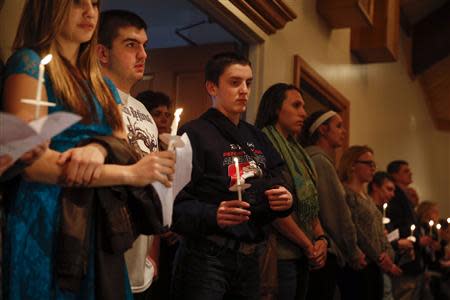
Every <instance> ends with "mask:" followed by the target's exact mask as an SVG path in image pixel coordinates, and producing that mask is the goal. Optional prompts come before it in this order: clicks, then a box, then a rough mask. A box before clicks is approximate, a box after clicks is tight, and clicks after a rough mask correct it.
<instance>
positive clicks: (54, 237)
mask: <svg viewBox="0 0 450 300" xmlns="http://www.w3.org/2000/svg"><path fill="white" fill-rule="evenodd" d="M99 2H100V1H93V0H76V1H74V0H60V1H51V0H40V1H37V0H27V1H26V3H25V6H24V9H23V14H22V17H21V20H20V22H19V28H18V31H17V34H16V39H15V42H14V49H15V52H14V53H13V55H12V56H11V57H10V58H9V59H8V61H7V63H6V66H5V70H4V74H3V76H2V77H3V87H2V98H1V99H2V102H1V107H2V111H4V112H7V113H9V114H12V115H15V116H16V117H18V118H20V119H22V120H24V121H25V122H29V121H31V120H33V118H35V108H34V107H33V106H30V105H27V104H25V103H22V102H21V101H20V100H21V99H24V98H30V99H31V98H33V97H34V95H35V91H36V88H37V87H38V83H39V81H38V77H39V69H40V60H41V57H43V56H44V55H46V54H48V53H50V54H52V55H53V60H52V61H51V63H49V65H48V66H47V67H46V71H45V81H44V84H43V86H42V98H43V99H44V100H45V101H48V102H51V103H53V104H54V106H50V107H48V108H41V110H40V115H39V117H44V116H46V115H48V114H52V113H55V112H58V111H69V112H73V113H76V114H78V115H80V116H81V117H82V120H81V121H80V122H79V123H77V124H75V125H73V126H71V127H70V128H68V129H67V130H65V131H63V132H62V133H60V134H58V135H56V136H55V137H54V138H52V139H51V141H49V142H48V143H44V144H42V145H39V146H38V147H36V148H35V149H32V150H30V151H29V152H27V153H26V154H24V155H23V156H22V157H21V158H20V159H19V160H18V161H17V162H13V161H11V159H9V158H8V157H0V164H1V166H0V174H1V180H2V181H3V182H7V183H6V184H7V189H6V191H5V193H4V195H3V197H2V207H3V209H4V214H2V217H1V221H2V223H3V224H2V243H1V244H2V250H3V251H2V259H1V261H2V276H1V278H2V290H1V292H2V295H3V297H4V299H208V300H209V299H280V300H284V299H314V300H316V299H344V300H346V299H350V300H352V299H358V300H360V299H405V300H406V299H437V300H440V299H449V292H448V291H449V289H450V288H449V284H450V283H449V261H450V249H449V247H448V241H449V238H450V230H449V228H448V221H447V220H442V219H440V216H439V210H438V208H437V205H436V204H435V203H433V202H430V201H422V202H420V201H418V196H417V192H415V190H414V189H413V188H412V187H411V186H410V185H411V183H412V172H411V170H410V167H409V164H408V163H407V162H406V161H403V160H394V161H392V162H391V163H389V165H388V166H387V168H386V171H381V170H379V169H377V165H376V163H375V151H374V150H373V149H371V148H370V147H368V146H364V145H353V146H350V147H348V148H347V147H345V146H346V145H345V137H346V134H347V132H346V129H345V126H344V122H343V120H342V118H341V116H340V115H339V112H335V111H332V110H319V111H316V112H313V113H311V114H308V112H307V111H306V110H305V102H304V99H303V97H302V92H301V90H300V89H299V88H298V87H296V86H294V85H290V84H286V83H276V84H274V85H272V86H270V87H269V88H268V89H267V90H266V91H265V92H264V94H263V95H262V97H261V100H260V101H259V107H258V112H257V117H256V121H255V125H252V124H250V123H248V122H246V121H244V120H243V119H242V114H243V113H244V112H245V111H246V108H247V105H248V99H249V95H250V92H251V83H252V80H253V77H254V74H253V71H252V66H251V63H250V61H249V60H248V59H247V58H246V57H245V56H242V55H240V54H237V53H231V52H226V53H219V54H217V55H215V56H213V57H211V58H210V60H209V61H208V63H207V65H206V67H205V87H206V91H207V93H208V94H209V96H210V97H211V100H212V107H211V108H210V109H208V110H207V111H206V112H205V113H203V114H202V115H201V116H200V117H199V118H197V119H195V120H191V121H189V122H187V123H186V124H185V125H184V126H182V127H181V128H180V129H179V132H178V133H179V134H180V135H181V134H183V133H186V134H187V136H188V137H189V140H190V143H191V146H192V151H193V152H192V176H191V181H190V182H189V183H188V184H187V185H186V186H185V187H184V188H183V189H182V191H181V192H180V193H179V194H178V195H177V196H176V199H175V202H174V209H173V224H172V226H171V227H167V226H163V225H162V224H163V222H162V219H161V203H160V199H159V197H158V195H157V193H156V191H155V189H154V188H153V187H152V185H151V183H155V182H160V183H161V184H163V185H164V186H166V187H170V186H171V185H172V181H173V176H176V174H174V172H175V164H176V159H175V153H174V152H173V151H170V150H168V149H167V145H166V144H165V143H164V142H162V141H161V140H160V139H159V135H160V134H161V133H169V130H170V123H171V116H172V114H171V111H172V109H173V105H172V104H171V102H170V99H169V98H168V97H167V96H166V95H164V94H163V93H160V92H155V91H144V92H142V93H140V94H139V95H137V96H136V97H133V96H132V95H131V89H132V87H133V85H134V84H135V83H136V82H138V81H139V80H141V79H142V77H143V75H144V71H145V66H146V61H147V51H146V47H147V43H148V36H147V25H146V23H145V22H144V20H142V19H141V18H140V17H139V16H138V15H136V14H135V13H132V12H129V11H125V10H109V11H104V12H102V13H100V8H99V5H100V3H99ZM340 148H345V149H344V151H343V154H342V156H341V157H340V158H339V161H337V155H336V153H337V150H338V149H340ZM236 191H238V192H236ZM437 224H439V227H438V226H437Z"/></svg>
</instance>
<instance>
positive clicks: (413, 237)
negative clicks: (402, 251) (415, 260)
mask: <svg viewBox="0 0 450 300" xmlns="http://www.w3.org/2000/svg"><path fill="white" fill-rule="evenodd" d="M410 229H411V235H410V236H408V237H407V238H406V239H407V240H409V241H411V242H413V243H415V242H416V237H415V236H414V229H416V225H414V224H412V225H411V227H410Z"/></svg>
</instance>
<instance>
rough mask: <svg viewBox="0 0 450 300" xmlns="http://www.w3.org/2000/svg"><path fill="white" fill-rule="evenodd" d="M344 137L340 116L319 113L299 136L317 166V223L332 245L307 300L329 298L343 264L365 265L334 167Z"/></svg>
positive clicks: (313, 275) (314, 274)
mask: <svg viewBox="0 0 450 300" xmlns="http://www.w3.org/2000/svg"><path fill="white" fill-rule="evenodd" d="M345 134H346V132H345V128H344V124H343V121H342V118H341V116H340V115H339V114H337V113H336V112H334V111H326V110H319V111H316V112H314V113H312V114H311V115H310V116H308V118H306V120H305V123H304V125H303V127H302V132H301V135H300V141H301V143H302V145H304V146H305V147H306V152H307V153H308V155H309V156H310V157H311V160H312V161H313V163H314V166H315V167H316V171H317V190H318V193H319V206H320V210H319V217H320V223H321V224H322V226H323V228H324V230H325V233H326V235H327V236H328V237H329V239H330V242H331V245H330V247H329V250H328V256H327V262H326V264H325V267H324V268H323V269H320V270H314V271H311V272H310V282H309V285H308V295H307V298H308V299H313V300H315V299H324V300H325V299H332V298H333V296H334V293H335V288H336V281H337V276H338V270H339V269H342V268H343V267H344V266H345V265H346V264H347V265H349V266H350V267H352V268H354V269H362V268H363V267H365V266H366V260H365V255H364V253H363V252H362V251H361V250H360V249H359V247H358V243H357V238H356V228H355V225H354V224H353V221H352V216H351V212H350V209H349V208H348V205H347V202H346V200H345V191H344V187H343V186H342V183H341V181H340V180H339V177H338V175H337V172H336V167H335V159H334V158H335V156H336V150H337V149H339V148H340V147H342V146H343V144H344V138H345ZM337 211H338V212H339V213H336V212H337Z"/></svg>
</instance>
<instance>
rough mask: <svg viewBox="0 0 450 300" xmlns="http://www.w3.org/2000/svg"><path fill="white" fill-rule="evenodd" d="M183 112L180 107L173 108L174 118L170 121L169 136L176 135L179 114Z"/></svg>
mask: <svg viewBox="0 0 450 300" xmlns="http://www.w3.org/2000/svg"><path fill="white" fill-rule="evenodd" d="M182 112H183V109H182V108H177V110H175V113H174V114H173V115H174V118H173V121H172V125H171V126H170V135H171V136H176V135H177V130H178V123H179V122H180V115H181V113H182Z"/></svg>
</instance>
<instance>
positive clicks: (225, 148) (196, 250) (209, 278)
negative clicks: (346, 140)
mask: <svg viewBox="0 0 450 300" xmlns="http://www.w3.org/2000/svg"><path fill="white" fill-rule="evenodd" d="M205 79H206V89H207V92H208V93H209V95H210V96H211V98H212V101H213V107H212V108H211V109H209V110H208V111H207V112H206V113H204V114H203V115H202V116H200V118H198V119H196V120H194V121H191V122H189V123H187V124H186V125H185V126H183V127H182V128H181V129H180V131H181V133H184V132H186V133H187V134H188V136H189V139H190V141H191V144H192V148H193V171H192V181H191V182H190V184H188V186H187V187H186V188H185V189H184V190H183V191H182V192H181V193H180V194H179V195H178V197H177V199H176V201H175V208H174V225H173V229H174V230H175V231H176V232H178V233H180V234H182V235H183V236H184V240H183V242H182V244H181V245H180V248H179V252H178V254H177V255H178V256H177V261H176V263H175V270H174V279H173V280H174V281H173V289H172V292H173V298H175V299H208V300H214V299H227V298H228V299H259V277H260V274H259V266H258V257H259V255H260V253H261V250H262V248H263V245H264V241H265V233H264V228H263V227H264V226H265V225H267V224H269V223H270V222H271V221H273V220H274V219H275V218H277V217H284V216H287V215H289V213H290V212H291V206H292V195H291V193H290V192H289V191H288V190H287V188H286V187H285V186H286V184H285V183H284V181H283V179H282V178H281V174H282V172H283V170H284V163H283V161H282V159H281V157H280V156H279V155H278V153H277V152H276V150H275V149H274V148H273V146H272V145H271V143H270V142H269V141H268V140H267V138H266V137H265V135H264V134H263V133H262V132H260V131H259V130H258V129H257V128H256V127H254V126H252V125H250V124H248V123H246V122H244V121H242V120H241V119H240V115H241V113H243V112H244V111H245V110H246V107H247V101H248V96H249V93H250V84H251V81H252V69H251V65H250V62H249V61H248V60H247V59H246V58H244V57H242V56H239V55H237V54H235V53H221V54H218V55H216V56H214V57H213V58H212V59H211V60H210V61H209V62H208V64H207V65H206V70H205ZM234 158H237V159H238V164H239V168H238V170H240V172H239V174H240V176H241V177H242V178H246V179H245V182H246V183H249V184H251V187H249V188H247V189H246V190H245V191H243V193H242V199H243V201H240V200H237V199H238V195H237V193H236V192H234V191H230V190H229V188H230V187H231V186H233V185H234V184H235V183H236V181H237V175H236V167H235V162H234Z"/></svg>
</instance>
